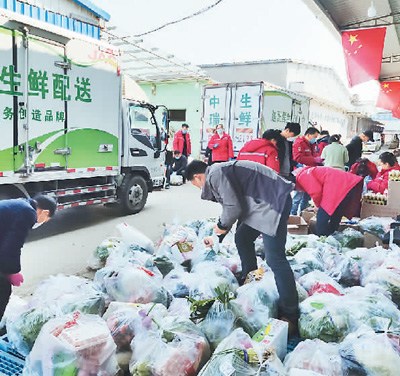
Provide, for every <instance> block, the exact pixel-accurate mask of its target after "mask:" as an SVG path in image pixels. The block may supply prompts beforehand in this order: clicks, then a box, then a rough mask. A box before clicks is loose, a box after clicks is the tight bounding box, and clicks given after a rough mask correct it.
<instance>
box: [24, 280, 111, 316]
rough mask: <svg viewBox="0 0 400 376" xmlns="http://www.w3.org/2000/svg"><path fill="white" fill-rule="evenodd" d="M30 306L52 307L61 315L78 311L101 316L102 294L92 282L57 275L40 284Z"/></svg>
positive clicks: (103, 299) (103, 297)
mask: <svg viewBox="0 0 400 376" xmlns="http://www.w3.org/2000/svg"><path fill="white" fill-rule="evenodd" d="M30 306H31V307H33V308H38V307H52V306H55V307H57V308H55V310H59V311H60V312H61V313H71V312H74V311H80V312H82V313H90V314H97V315H102V314H103V313H104V309H105V296H104V293H103V292H102V291H101V290H100V289H99V288H98V287H97V286H96V284H94V283H93V282H92V281H90V280H89V279H86V278H82V277H77V276H66V275H63V274H58V275H56V276H50V277H49V278H47V279H45V280H44V281H42V282H40V284H39V286H38V287H37V288H36V290H35V292H34V293H33V295H32V298H31V300H30Z"/></svg>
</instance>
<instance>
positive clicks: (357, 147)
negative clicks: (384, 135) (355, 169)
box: [346, 131, 374, 169]
mask: <svg viewBox="0 0 400 376" xmlns="http://www.w3.org/2000/svg"><path fill="white" fill-rule="evenodd" d="M368 141H372V142H373V141H374V134H373V132H372V131H364V132H362V133H361V134H360V135H358V136H354V137H353V138H352V139H351V141H350V143H349V144H348V145H346V149H347V151H348V152H349V161H348V162H347V164H346V166H347V167H348V168H349V169H350V168H351V166H352V165H353V164H354V163H355V162H356V161H357V159H360V158H361V156H362V150H363V143H365V142H368Z"/></svg>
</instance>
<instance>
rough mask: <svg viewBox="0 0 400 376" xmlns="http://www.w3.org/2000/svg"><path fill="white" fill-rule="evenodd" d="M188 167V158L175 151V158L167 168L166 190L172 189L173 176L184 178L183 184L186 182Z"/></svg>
mask: <svg viewBox="0 0 400 376" xmlns="http://www.w3.org/2000/svg"><path fill="white" fill-rule="evenodd" d="M186 166H187V158H186V157H185V156H184V155H183V154H182V153H181V152H180V151H179V150H175V151H174V158H173V160H172V163H171V165H170V166H168V167H167V183H166V185H165V188H166V189H168V188H169V187H170V181H171V174H172V173H175V174H177V175H180V176H182V178H183V182H184V183H185V181H186V175H185V169H186Z"/></svg>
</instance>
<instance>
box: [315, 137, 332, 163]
mask: <svg viewBox="0 0 400 376" xmlns="http://www.w3.org/2000/svg"><path fill="white" fill-rule="evenodd" d="M319 136H320V137H319V138H318V139H317V157H320V156H321V154H322V152H323V150H324V149H325V148H326V147H327V146H328V145H329V138H330V134H329V132H328V131H321V133H320V134H319Z"/></svg>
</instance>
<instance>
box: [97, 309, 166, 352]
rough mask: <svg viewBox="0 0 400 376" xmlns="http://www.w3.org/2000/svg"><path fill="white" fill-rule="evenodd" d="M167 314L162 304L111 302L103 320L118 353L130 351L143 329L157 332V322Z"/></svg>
mask: <svg viewBox="0 0 400 376" xmlns="http://www.w3.org/2000/svg"><path fill="white" fill-rule="evenodd" d="M167 314H168V313H167V310H166V308H165V307H164V306H163V305H161V304H151V303H150V304H135V303H121V302H111V303H110V305H109V307H108V309H107V311H106V313H105V314H104V316H103V319H104V320H105V321H106V323H107V326H108V328H109V329H110V332H111V335H112V337H113V340H114V342H115V344H116V345H117V351H118V352H121V351H129V350H130V344H131V341H132V339H133V338H134V336H135V335H136V333H137V332H138V331H140V330H143V328H147V329H149V330H150V329H153V330H156V329H157V328H158V324H157V322H158V321H160V320H161V319H162V318H163V317H164V316H165V315H167Z"/></svg>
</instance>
